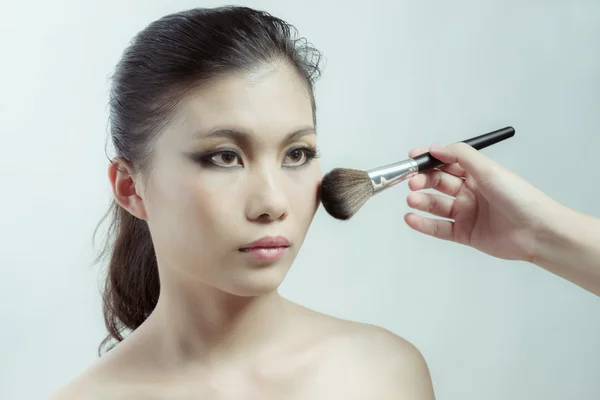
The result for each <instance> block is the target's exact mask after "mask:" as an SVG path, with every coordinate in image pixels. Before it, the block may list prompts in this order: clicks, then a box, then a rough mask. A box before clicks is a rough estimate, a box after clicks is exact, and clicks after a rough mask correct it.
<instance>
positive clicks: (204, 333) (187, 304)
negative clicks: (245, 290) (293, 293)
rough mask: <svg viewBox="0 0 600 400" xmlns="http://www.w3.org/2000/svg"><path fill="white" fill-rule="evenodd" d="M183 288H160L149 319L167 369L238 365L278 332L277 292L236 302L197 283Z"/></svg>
mask: <svg viewBox="0 0 600 400" xmlns="http://www.w3.org/2000/svg"><path fill="white" fill-rule="evenodd" d="M183 285H184V284H178V285H173V286H169V285H164V286H162V287H161V295H160V298H159V301H158V304H157V307H156V309H155V312H154V313H153V315H152V319H153V324H152V325H153V326H154V329H152V330H153V331H154V333H155V334H156V336H155V338H156V340H157V341H158V343H159V348H160V349H162V354H163V355H162V357H164V358H165V360H166V361H167V362H168V363H169V364H173V363H175V364H188V363H200V364H211V365H214V364H215V363H219V364H223V363H227V362H233V361H235V362H236V363H239V362H240V361H241V360H242V359H250V357H252V356H253V355H256V354H257V353H258V352H260V351H261V350H264V349H266V348H267V346H268V345H269V344H270V343H272V342H273V339H274V338H275V337H277V336H278V335H280V334H281V333H282V331H283V329H284V326H285V312H284V311H285V307H284V302H285V301H284V299H283V298H281V296H280V295H279V293H278V292H277V291H274V292H271V293H269V294H265V295H261V296H256V297H240V296H235V295H232V294H229V293H225V292H223V291H220V290H218V289H215V288H211V287H207V286H204V287H199V285H198V284H197V283H194V285H193V287H188V288H183V287H182V286H183ZM188 286H191V285H189V284H188ZM162 357H161V358H162Z"/></svg>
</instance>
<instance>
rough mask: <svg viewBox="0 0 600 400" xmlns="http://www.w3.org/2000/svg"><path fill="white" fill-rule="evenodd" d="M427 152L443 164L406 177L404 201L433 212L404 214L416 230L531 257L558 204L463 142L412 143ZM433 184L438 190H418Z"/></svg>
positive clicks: (416, 152) (498, 253)
mask: <svg viewBox="0 0 600 400" xmlns="http://www.w3.org/2000/svg"><path fill="white" fill-rule="evenodd" d="M427 151H430V152H431V155H433V156H434V157H435V158H437V159H439V160H440V161H442V162H444V163H445V164H447V165H444V166H442V167H441V168H440V169H436V170H433V171H429V172H426V173H423V174H419V175H417V176H415V177H413V178H412V179H410V181H409V182H408V186H409V188H410V189H411V190H412V191H413V193H410V194H409V195H408V197H407V203H408V205H409V206H410V207H411V208H413V209H416V210H419V211H424V212H427V213H430V214H433V215H435V216H438V217H442V218H446V219H450V221H448V220H440V219H432V218H425V217H423V216H419V215H416V214H414V213H408V214H406V216H405V221H406V223H407V224H408V225H409V226H410V227H411V228H413V229H415V230H416V231H419V232H422V233H425V234H428V235H431V236H434V237H437V238H440V239H444V240H451V241H454V242H456V243H460V244H464V245H467V246H471V247H473V248H475V249H478V250H480V251H482V252H484V253H487V254H489V255H492V256H495V257H498V258H503V259H508V260H522V261H528V262H531V261H532V260H533V259H534V258H535V257H536V251H537V249H536V246H537V243H536V236H537V233H538V232H540V231H542V230H543V229H545V228H546V224H548V223H550V222H551V221H553V220H554V219H555V218H554V217H555V215H556V213H557V211H558V209H559V208H560V206H559V204H558V203H556V202H555V201H553V200H552V199H551V198H549V197H548V196H547V195H545V194H544V193H542V192H541V191H540V190H538V189H537V188H535V187H534V186H532V185H531V184H529V183H528V182H527V181H525V180H524V179H522V178H520V177H518V176H517V175H515V174H513V173H512V172H510V171H509V170H507V169H505V168H503V167H502V166H501V165H499V164H498V163H496V162H494V161H492V160H491V159H489V158H487V157H486V156H484V155H483V154H482V153H481V152H480V151H477V150H475V149H473V148H472V147H471V146H469V145H466V144H464V143H457V144H453V145H450V146H446V147H442V146H432V148H431V149H414V150H412V151H411V152H410V153H409V157H415V156H417V155H419V154H422V153H425V152H427ZM423 189H434V190H437V191H439V192H441V193H443V194H446V195H448V196H451V198H448V197H446V196H441V195H439V194H433V193H422V192H418V191H420V190H423Z"/></svg>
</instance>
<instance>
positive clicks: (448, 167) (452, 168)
mask: <svg viewBox="0 0 600 400" xmlns="http://www.w3.org/2000/svg"><path fill="white" fill-rule="evenodd" d="M439 169H440V170H441V171H444V172H447V173H449V174H450V175H454V176H456V177H459V178H464V177H466V176H467V171H465V170H464V169H463V168H461V166H460V165H458V164H445V165H442V166H441V167H440V168H439Z"/></svg>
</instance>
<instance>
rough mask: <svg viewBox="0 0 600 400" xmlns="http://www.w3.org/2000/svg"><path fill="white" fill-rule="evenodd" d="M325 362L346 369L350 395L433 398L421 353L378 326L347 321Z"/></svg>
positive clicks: (359, 396) (420, 399) (386, 397)
mask: <svg viewBox="0 0 600 400" xmlns="http://www.w3.org/2000/svg"><path fill="white" fill-rule="evenodd" d="M336 360H338V361H336ZM327 363H328V364H329V365H330V366H332V367H335V368H336V369H338V371H345V372H346V373H345V375H346V377H347V378H349V380H348V385H350V387H349V388H348V389H350V390H349V396H350V393H351V396H352V398H353V397H354V396H356V398H363V397H364V396H366V395H368V397H369V398H372V399H388V398H389V399H392V398H403V399H410V400H433V399H434V398H435V396H434V391H433V385H432V381H431V375H430V372H429V367H428V366H427V362H426V360H425V358H424V357H423V355H422V353H421V352H420V351H419V350H418V349H417V348H416V347H415V346H414V345H413V344H412V343H410V342H409V341H407V340H406V339H403V338H402V337H400V336H398V335H396V334H395V333H393V332H391V331H389V330H387V329H384V328H381V327H378V326H374V325H368V324H359V323H348V330H347V333H346V334H344V335H342V338H341V339H338V340H337V344H334V345H333V346H331V353H330V358H329V360H328V361H327Z"/></svg>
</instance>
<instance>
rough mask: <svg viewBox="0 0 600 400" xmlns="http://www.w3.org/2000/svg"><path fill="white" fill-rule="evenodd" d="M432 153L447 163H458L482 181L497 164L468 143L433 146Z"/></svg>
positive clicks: (477, 179)
mask: <svg viewBox="0 0 600 400" xmlns="http://www.w3.org/2000/svg"><path fill="white" fill-rule="evenodd" d="M430 152H431V155H432V156H434V157H435V158H437V159H438V160H440V161H442V162H443V163H445V164H458V165H459V166H460V167H461V168H463V169H464V170H465V171H467V172H469V173H470V174H472V175H473V176H474V177H475V180H476V181H480V180H481V179H483V178H484V177H485V176H486V175H487V174H488V171H489V170H490V169H491V168H492V167H494V166H495V163H494V161H492V160H491V159H489V158H488V157H486V156H484V155H483V154H482V153H481V152H480V151H478V150H475V149H474V148H473V147H471V146H469V145H468V144H466V143H454V144H451V145H449V146H445V147H442V146H435V145H434V146H432V147H431V148H430Z"/></svg>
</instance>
